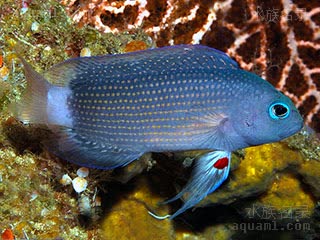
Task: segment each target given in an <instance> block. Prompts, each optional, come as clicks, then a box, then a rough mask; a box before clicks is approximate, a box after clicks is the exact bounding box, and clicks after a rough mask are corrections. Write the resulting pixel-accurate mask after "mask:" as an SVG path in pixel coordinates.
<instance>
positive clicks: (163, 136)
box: [18, 45, 303, 218]
mask: <svg viewBox="0 0 320 240" xmlns="http://www.w3.org/2000/svg"><path fill="white" fill-rule="evenodd" d="M22 61H23V64H24V67H25V74H26V78H27V83H28V87H27V90H26V94H25V96H24V100H23V101H22V102H21V104H20V105H18V116H19V118H20V119H21V120H22V121H24V122H26V123H28V122H31V123H38V124H46V125H48V126H49V128H51V129H52V130H53V131H54V132H55V133H56V134H57V137H56V141H55V145H54V147H52V145H51V151H53V152H54V153H55V154H57V155H58V156H60V157H61V158H63V159H66V160H69V161H71V162H74V163H76V164H79V165H82V166H88V167H93V168H101V169H111V168H115V167H120V166H125V165H127V164H128V163H130V162H131V161H133V160H135V159H137V158H139V157H140V156H141V155H142V154H144V153H146V152H162V151H183V150H194V149H208V150H210V151H211V152H209V153H207V154H204V155H203V156H201V157H200V158H199V159H198V160H197V161H196V164H195V167H194V170H193V173H192V176H191V178H190V180H189V182H188V183H187V185H186V187H185V188H184V189H183V190H182V191H181V192H180V193H179V194H178V195H177V196H176V197H174V198H173V199H171V200H169V201H173V200H176V199H178V198H180V197H181V196H182V195H184V194H186V195H187V197H186V201H185V203H184V205H183V206H182V208H181V209H179V210H178V211H177V212H176V213H174V214H173V215H172V216H171V218H173V217H175V216H177V215H178V214H180V213H182V212H184V211H185V210H186V209H188V208H190V207H192V206H194V205H195V204H197V203H198V202H199V201H200V200H201V199H203V198H204V197H205V196H206V195H207V194H209V193H211V192H213V191H214V190H215V189H216V188H217V187H218V186H219V185H220V184H221V183H222V182H223V181H224V180H225V179H226V178H227V176H228V173H229V168H230V153H231V151H233V150H236V149H239V148H245V147H249V146H254V145H259V144H264V143H269V142H275V141H279V140H281V139H283V138H286V137H288V136H290V135H292V134H294V133H296V132H297V131H299V130H300V129H301V127H302V125H303V121H302V118H301V116H300V114H299V113H298V111H297V109H296V108H295V106H294V105H293V103H292V102H291V101H290V99H289V98H287V97H286V96H284V95H283V94H281V93H280V92H279V91H277V90H276V89H275V88H274V87H273V86H272V85H271V84H269V83H268V82H267V81H265V80H263V79H261V78H260V77H258V76H257V75H255V74H252V73H250V72H246V71H243V70H241V69H240V68H239V67H238V65H237V63H236V62H234V61H233V60H232V59H230V58H229V57H228V56H227V55H226V54H224V53H222V52H220V51H217V50H215V49H212V48H209V47H204V46H199V45H194V46H191V45H180V46H173V47H165V48H158V49H150V50H145V51H139V52H135V53H128V54H122V55H107V56H96V57H82V58H75V59H70V60H67V61H65V62H63V63H60V64H58V65H55V66H53V67H52V68H51V69H50V70H49V71H48V72H46V73H45V74H44V75H43V76H42V75H40V74H38V73H37V72H35V71H34V70H33V69H32V67H31V66H30V65H29V64H28V63H26V62H25V61H24V60H22ZM53 83H54V84H53ZM169 201H168V202H169Z"/></svg>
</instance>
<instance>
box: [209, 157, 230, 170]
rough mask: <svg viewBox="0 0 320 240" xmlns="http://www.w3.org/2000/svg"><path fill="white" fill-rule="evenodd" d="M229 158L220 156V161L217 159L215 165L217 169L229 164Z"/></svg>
mask: <svg viewBox="0 0 320 240" xmlns="http://www.w3.org/2000/svg"><path fill="white" fill-rule="evenodd" d="M228 162H229V159H228V158H227V157H224V158H220V159H219V160H218V161H216V162H215V163H214V164H213V166H214V167H215V168H217V169H224V168H225V167H226V166H228Z"/></svg>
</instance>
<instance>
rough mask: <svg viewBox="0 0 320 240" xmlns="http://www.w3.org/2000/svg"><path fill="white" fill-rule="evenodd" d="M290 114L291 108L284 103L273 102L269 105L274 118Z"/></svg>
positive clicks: (271, 115)
mask: <svg viewBox="0 0 320 240" xmlns="http://www.w3.org/2000/svg"><path fill="white" fill-rule="evenodd" d="M289 114H290V108H289V106H288V105H287V104H284V103H279V102H277V103H273V104H271V106H270V107H269V115H270V117H271V118H272V119H276V120H278V119H285V118H287V117H288V116H289Z"/></svg>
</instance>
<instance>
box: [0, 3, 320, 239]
mask: <svg viewBox="0 0 320 240" xmlns="http://www.w3.org/2000/svg"><path fill="white" fill-rule="evenodd" d="M61 2H62V3H64V4H65V5H66V6H67V10H68V11H69V14H70V15H71V16H72V17H73V20H75V21H79V23H80V25H81V26H80V27H79V28H77V27H75V25H74V24H73V21H71V19H70V18H69V17H68V16H67V15H66V12H65V11H64V8H63V7H61V5H59V4H58V3H57V1H53V0H50V1H40V0H33V1H22V2H19V1H14V0H9V1H3V0H0V5H1V8H0V28H1V31H0V110H1V112H0V122H1V125H0V202H1V206H0V222H1V224H0V232H1V234H2V237H8V238H12V239H13V236H14V237H15V238H16V239H20V238H30V239H45V238H47V239H53V238H56V239H57V238H58V239H60V238H62V239H128V238H130V239H150V238H153V239H222V240H223V239H230V238H235V239H250V238H249V237H251V239H257V238H258V237H259V236H260V235H254V234H256V232H254V231H251V232H250V233H248V232H246V233H245V229H244V228H243V227H242V225H241V224H249V223H252V222H253V223H259V224H262V223H264V222H267V223H268V221H269V222H270V221H273V222H275V223H276V225H277V226H279V227H280V226H281V227H285V226H286V225H285V224H287V223H293V222H295V221H296V222H297V221H298V222H301V223H302V222H305V223H306V224H309V225H307V226H309V229H307V230H306V231H302V230H301V231H300V233H299V231H298V232H297V231H294V229H293V230H288V229H286V230H287V231H285V233H284V231H273V234H274V235H272V237H273V238H275V239H277V238H280V237H283V236H284V237H287V239H288V237H289V239H290V237H291V238H297V237H301V238H303V237H308V238H309V239H310V238H311V237H313V236H314V234H315V232H316V231H318V232H319V229H320V224H319V217H317V214H318V216H319V209H320V208H319V205H318V204H317V199H319V197H320V189H319V180H320V179H319V173H318V169H319V167H320V166H319V165H320V162H319V159H320V152H319V151H320V150H319V149H320V148H319V146H320V143H319V139H318V138H316V137H315V136H314V135H312V134H310V133H308V132H307V131H303V132H301V133H300V134H298V135H296V136H294V137H292V138H290V139H289V140H288V141H286V142H282V143H275V144H268V145H265V146H260V147H254V148H249V149H246V150H245V151H242V152H237V153H235V154H234V155H233V160H232V166H231V168H232V172H231V175H230V178H229V180H228V181H227V182H226V183H225V184H224V185H223V186H222V187H221V188H220V189H219V190H218V191H216V192H214V193H213V194H211V195H210V196H209V197H207V198H206V199H204V201H203V202H201V204H200V205H199V206H198V208H197V210H196V211H193V210H189V211H187V212H186V213H184V214H183V215H182V216H179V217H177V218H176V219H175V220H174V221H169V220H163V221H159V220H156V219H154V218H153V217H151V216H150V215H149V214H148V213H147V211H148V210H150V211H153V212H156V213H157V214H160V215H166V214H168V213H172V212H174V210H175V209H178V208H179V205H181V202H179V201H177V202H175V203H173V204H170V205H169V206H168V205H160V206H159V205H157V203H158V202H161V201H164V200H166V199H167V198H170V197H172V196H173V195H174V194H175V193H176V191H177V190H178V189H179V188H181V186H183V185H184V184H185V182H186V180H187V179H188V175H189V173H190V172H189V170H190V169H191V168H190V166H191V165H192V164H193V160H192V159H193V157H192V156H194V155H197V154H199V152H193V153H192V152H188V153H184V154H171V153H163V154H153V155H150V154H149V155H146V156H144V157H143V158H142V159H140V160H138V161H135V162H133V163H132V164H130V165H128V166H127V167H125V168H123V169H117V170H115V171H113V172H111V171H98V170H94V169H90V170H89V174H88V175H87V173H86V171H87V170H85V169H81V171H80V170H79V167H78V166H74V165H72V164H70V163H66V162H62V161H61V160H59V159H57V158H56V157H54V156H52V155H50V154H49V153H48V152H47V151H45V150H43V149H42V148H41V146H40V144H39V143H40V141H41V139H43V138H44V137H45V136H46V134H47V131H46V130H44V129H39V128H34V127H32V126H31V127H26V126H23V125H22V124H21V123H18V122H17V121H16V120H14V119H13V118H10V117H9V115H8V114H7V111H6V109H7V104H8V102H11V101H13V100H15V99H18V98H19V95H20V92H21V91H22V90H23V88H24V84H23V82H24V81H23V78H24V76H23V72H22V68H21V64H19V63H18V59H17V56H16V54H15V53H14V51H13V48H14V46H16V45H15V44H16V42H20V43H19V45H21V46H22V47H19V49H20V48H21V49H20V50H19V51H20V54H21V55H22V56H23V57H25V58H26V59H27V60H28V61H29V62H30V63H31V64H32V65H33V66H34V67H35V68H36V70H38V71H40V72H42V71H43V70H45V69H47V68H48V67H50V66H52V65H53V64H55V63H57V62H60V61H62V60H65V59H67V58H70V57H74V56H79V55H80V54H82V55H87V54H92V55H98V54H105V53H120V52H128V51H134V50H138V49H145V48H148V47H151V46H153V45H154V43H153V42H152V40H150V37H149V36H148V35H147V34H145V31H146V32H148V33H149V34H150V36H151V37H152V38H153V39H154V40H155V41H156V44H157V45H158V46H162V45H168V44H178V43H197V42H200V43H203V44H207V45H210V46H214V47H217V48H219V49H221V50H224V51H227V52H228V53H229V54H230V55H232V56H233V57H235V58H236V59H237V60H238V61H239V62H240V65H241V66H242V67H243V68H246V69H249V70H252V71H256V72H257V73H259V74H261V75H263V76H266V77H267V79H268V80H269V81H271V82H272V83H273V84H274V85H276V86H278V87H279V88H280V89H282V90H284V91H285V92H286V93H287V94H288V95H289V96H291V97H292V98H293V100H294V101H295V102H296V103H297V104H298V106H300V110H302V111H303V112H304V113H306V119H307V121H312V122H313V123H316V122H317V121H318V120H317V119H319V118H320V117H319V113H317V111H318V106H319V90H318V89H319V80H317V79H318V75H319V73H317V71H319V70H318V68H319V63H318V60H317V59H315V57H316V56H317V54H318V51H319V30H318V27H317V24H319V21H318V20H317V18H316V16H318V15H319V13H318V12H319V10H318V8H317V4H316V2H315V1H308V3H304V2H302V1H293V3H289V2H287V1H286V0H282V1H270V3H266V1H264V2H262V1H256V2H255V1H251V0H248V1H229V0H228V1H221V2H218V1H216V2H213V1H200V3H199V1H177V2H176V3H175V4H173V1H171V0H168V1H153V2H146V1H139V2H138V1H108V2H107V1H100V2H97V3H94V4H93V2H92V1H86V0H84V1H80V2H79V1H61ZM79 3H80V4H79ZM106 3H110V6H109V5H108V4H107V5H106ZM78 4H79V5H78ZM271 4H272V5H271ZM97 6H98V9H100V10H99V11H100V15H99V11H98V9H96V8H97ZM258 7H259V8H258ZM270 10H274V11H273V12H274V13H277V14H279V15H277V14H276V16H273V17H276V19H270V17H271V16H269V15H268V13H270ZM278 10H279V11H278ZM148 12H149V13H148ZM271 12H272V11H271ZM134 13H137V14H136V15H134ZM78 14H80V15H78ZM81 14H82V15H81ZM97 16H99V18H100V22H101V24H103V25H107V26H109V29H108V28H103V26H102V25H101V29H100V30H104V31H111V32H113V33H114V32H119V33H120V32H122V31H124V32H123V33H121V34H118V35H114V34H112V33H99V32H98V31H97V30H95V29H93V28H92V27H90V26H84V25H86V24H88V23H89V24H91V25H92V26H96V25H95V24H96V22H95V21H94V19H97ZM123 16H126V17H123ZM244 16H246V17H244ZM290 16H291V17H290ZM289 18H291V20H289ZM297 18H298V19H297ZM119 19H122V20H121V21H119ZM244 19H246V22H245V23H246V24H244ZM308 19H310V21H309V20H308ZM98 20H99V19H97V21H98ZM270 20H272V21H270ZM300 24H303V26H304V27H301V26H300ZM97 26H98V25H97ZM136 28H139V29H136ZM307 29H309V30H307ZM276 33H279V35H280V38H278V36H276V35H275V34H276ZM277 39H281V41H280V42H277ZM297 77H301V79H304V81H297ZM301 79H300V80H301ZM300 88H301V92H300V91H298V90H299V89H300ZM293 94H294V95H293ZM310 104H311V105H310ZM310 106H312V107H311V108H310ZM288 146H289V147H288ZM77 170H78V171H77ZM83 174H84V175H83ZM77 177H81V178H85V180H86V182H87V184H88V185H87V186H86V188H85V190H84V191H82V192H80V193H76V191H75V190H74V189H73V188H72V184H71V182H72V179H76V178H77ZM119 182H121V184H120V183H119ZM82 190H83V189H82ZM26 205H28V206H30V207H28V208H26V207H25V206H26ZM266 211H267V213H268V215H267V216H266V215H263V214H265V213H266ZM252 213H254V214H252ZM285 213H286V214H287V215H284V214H285ZM274 216H275V219H274V218H273V217H274ZM244 226H247V225H244ZM259 226H260V225H259ZM295 229H296V228H295ZM239 232H240V235H239ZM257 232H258V233H257V234H261V233H263V234H266V231H262V230H257ZM241 233H243V234H242V235H241ZM252 234H253V235H252ZM283 234H285V235H283ZM299 234H300V235H299ZM301 234H302V235H303V236H301Z"/></svg>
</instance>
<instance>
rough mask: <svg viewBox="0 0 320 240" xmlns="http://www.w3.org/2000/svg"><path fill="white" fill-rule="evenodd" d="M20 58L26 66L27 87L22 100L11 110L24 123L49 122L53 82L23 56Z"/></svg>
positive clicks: (14, 104)
mask: <svg viewBox="0 0 320 240" xmlns="http://www.w3.org/2000/svg"><path fill="white" fill-rule="evenodd" d="M20 60H21V61H22V63H23V66H24V71H25V77H26V81H27V84H26V89H25V90H24V93H23V95H22V98H21V100H20V101H19V102H18V103H12V104H11V105H10V106H9V111H10V112H12V113H13V114H14V116H15V117H17V118H18V119H19V120H21V121H22V122H23V123H39V124H46V123H47V122H48V116H47V110H46V106H47V94H48V90H49V88H50V85H51V84H50V83H49V82H48V81H47V80H46V79H45V78H44V77H43V76H42V75H41V74H39V73H38V72H36V71H35V70H34V69H33V68H32V66H31V65H30V64H29V63H27V61H25V60H24V59H23V58H22V57H20Z"/></svg>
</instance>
